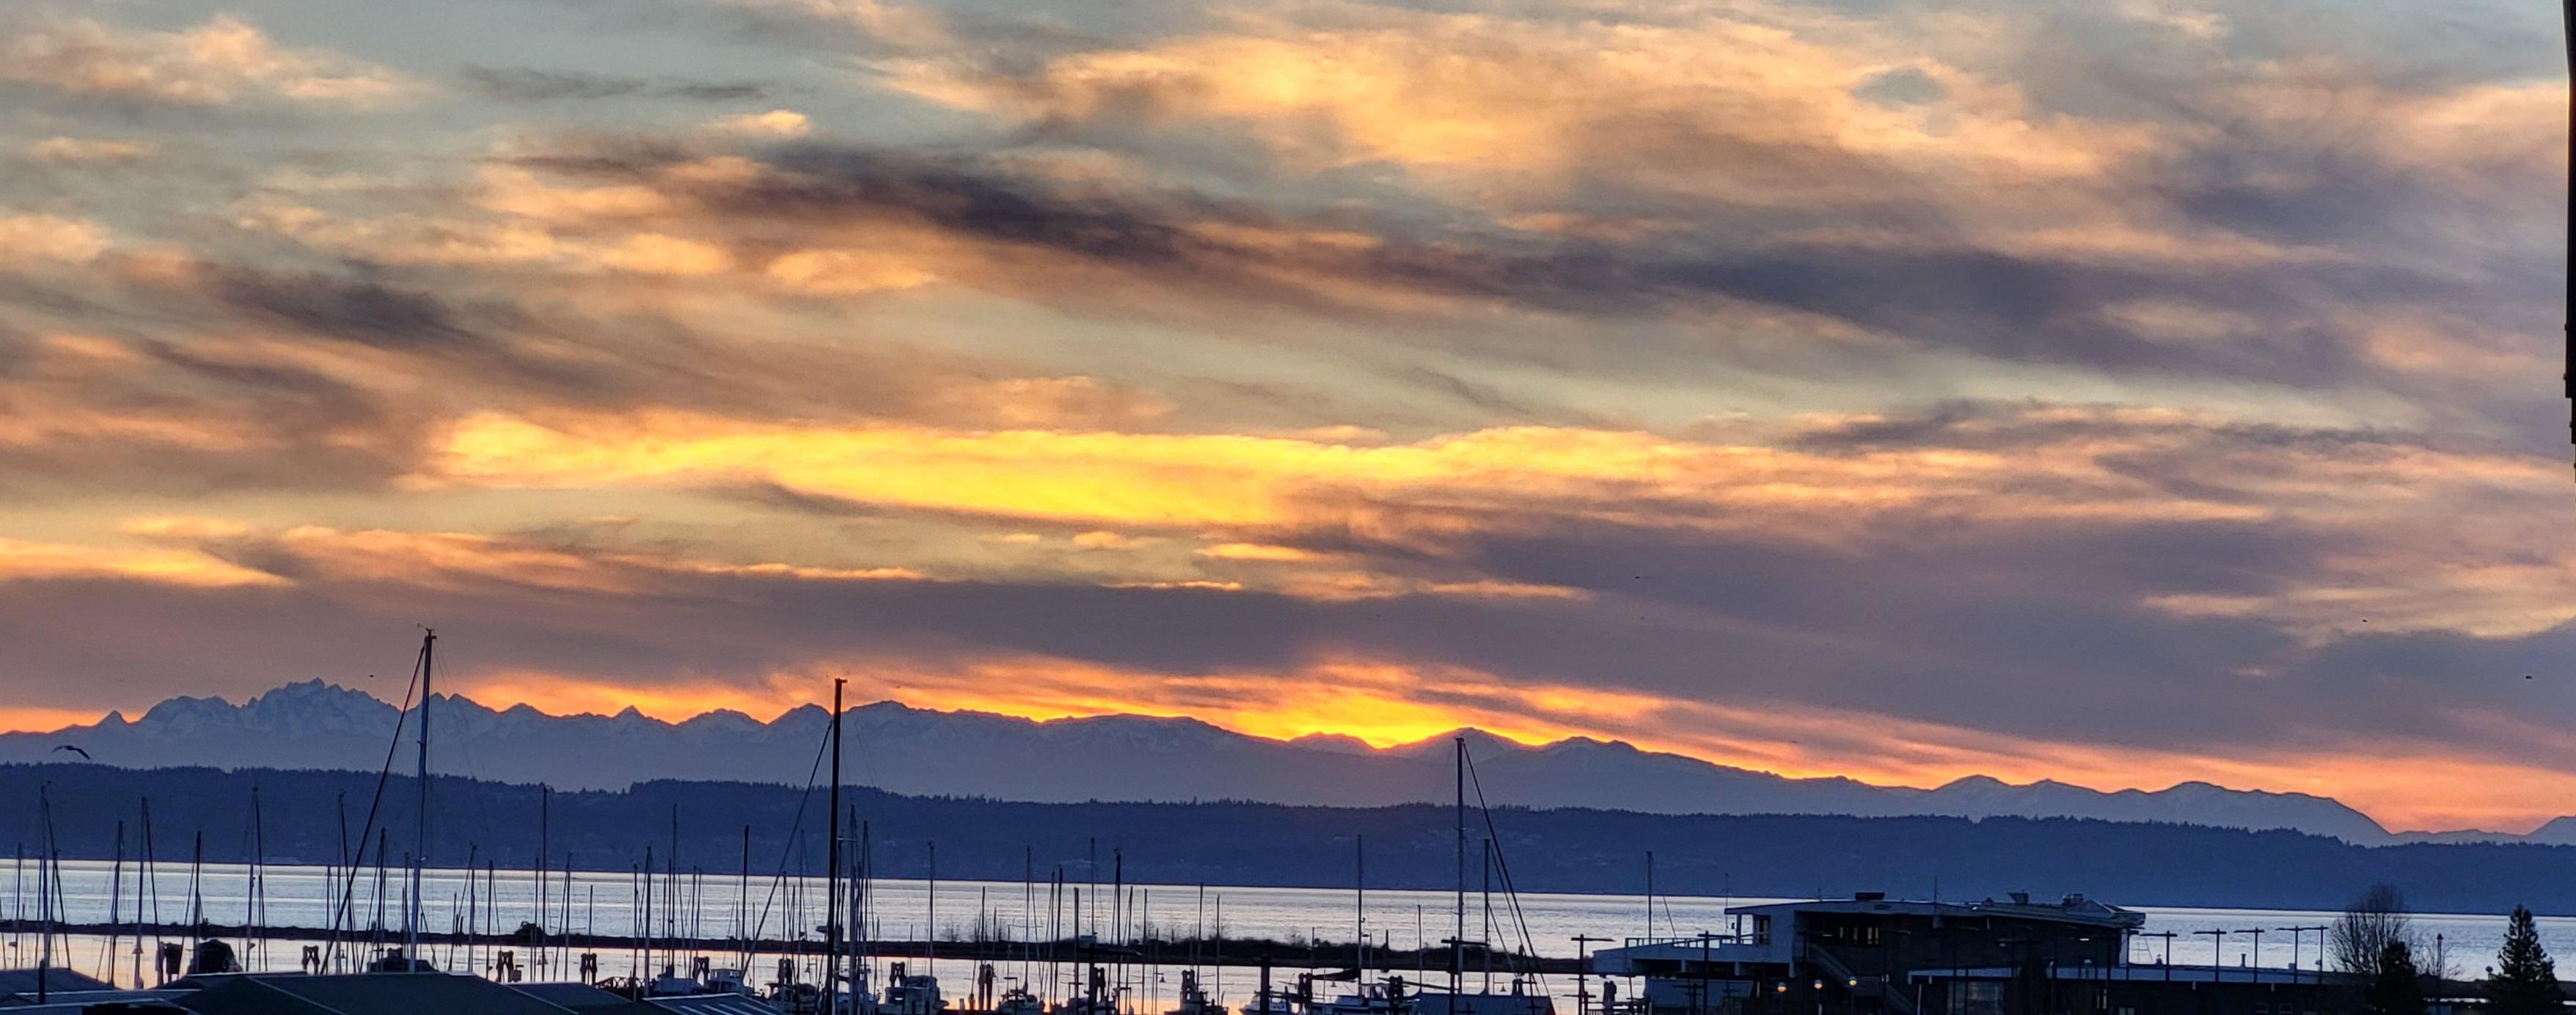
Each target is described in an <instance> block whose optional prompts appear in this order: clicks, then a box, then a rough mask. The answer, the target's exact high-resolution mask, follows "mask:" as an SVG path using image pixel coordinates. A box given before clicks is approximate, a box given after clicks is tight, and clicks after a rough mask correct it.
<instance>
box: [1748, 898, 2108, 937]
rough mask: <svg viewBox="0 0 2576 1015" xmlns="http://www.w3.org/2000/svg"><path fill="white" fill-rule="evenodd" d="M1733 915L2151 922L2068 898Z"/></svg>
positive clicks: (1843, 903) (1792, 906)
mask: <svg viewBox="0 0 2576 1015" xmlns="http://www.w3.org/2000/svg"><path fill="white" fill-rule="evenodd" d="M1727 912H1728V913H1730V914H1740V915H1748V916H1772V917H1777V916H1784V915H1794V914H1798V913H1851V914H1872V913H1886V914H1897V915H1904V916H2002V917H2010V918H2012V919H2016V920H2041V921H2047V922H2052V923H2073V924H2082V925H2085V926H2093V927H2103V928H2117V929H2125V928H2133V927H2138V926H2142V925H2144V924H2145V923H2146V922H2147V917H2146V914H2144V913H2139V912H2136V911H2133V910H2127V909H2122V908H2120V907H2118V906H2114V905H2110V904H2108V903H2103V902H2096V901H2094V900H2092V899H2088V898H2085V897H2083V896H2080V895H2072V896H2068V897H2067V898H2066V899H2065V901H2062V902H2023V901H2019V900H2015V901H2011V902H1997V901H1995V900H1993V899H1982V900H1979V901H1976V902H1910V901H1905V900H1900V899H1875V898H1852V899H1818V900H1814V901H1810V902H1773V903H1767V904H1764V905H1759V906H1735V907H1732V908H1730V909H1728V910H1727Z"/></svg>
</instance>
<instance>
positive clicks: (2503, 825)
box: [461, 659, 2576, 832]
mask: <svg viewBox="0 0 2576 1015" xmlns="http://www.w3.org/2000/svg"><path fill="white" fill-rule="evenodd" d="M848 672H849V673H850V674H851V692H850V697H849V699H848V701H849V703H850V704H851V705H852V706H853V707H856V706H857V705H860V704H865V703H867V702H869V701H873V700H879V699H887V700H894V701H899V702H902V703H904V704H906V705H909V706H912V707H916V708H926V709H939V710H963V711H977V712H989V713H993V714H997V715H1007V716H1015V717H1019V718H1025V719H1032V720H1038V721H1046V720H1053V719H1065V718H1077V717H1087V716H1102V715H1119V714H1126V715H1146V716H1160V717H1169V718H1189V719H1196V720H1198V721H1201V722H1206V723H1209V724H1211V725H1214V726H1218V727H1221V728H1224V729H1228V730H1232V731H1234V732H1237V733H1243V734H1247V735H1250V736H1257V737H1264V738H1269V739H1274V740H1292V739H1295V738H1297V737H1302V736H1308V735H1315V734H1323V735H1337V736H1346V737H1351V738H1353V739H1356V740H1359V741H1361V742H1364V743H1366V744H1369V745H1370V746H1373V747H1380V748H1383V747H1392V746H1398V745H1403V744H1411V743H1418V742H1420V741H1422V740H1425V739H1428V738H1431V737H1435V736H1439V735H1442V734H1445V733H1448V732H1450V731H1453V730H1456V729H1460V728H1462V727H1475V728H1478V729H1481V730H1484V731H1485V732H1487V733H1491V734H1494V735H1496V736H1500V737H1503V738H1506V739H1509V740H1513V741H1516V742H1519V743H1522V744H1529V745H1538V744H1546V743H1551V742H1555V741H1558V740H1563V739H1567V738H1571V737H1588V738H1592V739H1597V740H1621V741H1626V742H1628V743H1631V744H1634V745H1636V746H1637V747H1639V748H1641V749H1644V750H1649V751H1660V752H1667V753H1672V754H1679V755H1682V756H1685V757H1692V758H1697V759H1700V760H1703V761H1708V762H1712V763H1715V764H1720V765H1729V766H1734V767H1739V768H1747V769H1753V770H1757V771H1765V772H1771V773H1774V774H1778V775H1782V776H1786V777H1790V778H1822V777H1833V776H1842V777H1848V778H1853V779H1858V780H1860V781H1863V782H1868V783H1873V784H1878V785H1886V786H1915V787H1924V788H1928V787H1933V786H1938V785H1941V784H1943V783H1947V782H1950V781H1953V780H1956V779H1960V778H1964V777H1968V776H1973V775H1984V776H1990V777H1993V778H1997V779H2002V780H2004V781H2007V782H2014V783H2028V782H2034V781H2038V780H2042V779H2053V780H2056V781H2059V782H2066V783H2071V784H2074V785H2079V786H2087V787H2093V788H2096V789H2102V790H2106V791H2109V790H2120V789H2147V790H2155V789H2163V788H2165V787H2168V786H2171V785H2173V784H2175V783H2178V782H2185V781H2204V782H2210V783H2214V784H2217V785H2221V786H2226V787H2229V788H2234V789H2263V790H2271V791H2274V792H2298V793H2311V794H2316V795H2319V796H2330V797H2334V798H2336V799H2338V800H2341V801H2343V802H2344V803H2346V804H2348V805H2350V806H2352V807H2354V808H2356V809H2359V810H2361V811H2363V812H2364V813H2366V814H2369V815H2371V816H2372V817H2374V818H2376V819H2378V820H2379V821H2380V822H2381V823H2382V824H2383V825H2385V826H2387V827H2388V828H2389V829H2391V830H2392V831H2409V830H2415V831H2424V830H2451V829H2461V828H2484V829H2489V830H2498V831H2516V832H2519V831H2527V830H2529V829H2530V828H2531V827H2533V826H2536V825H2537V824H2539V823H2540V822H2542V821H2545V820H2547V819H2548V818H2550V817H2553V816H2555V815H2556V814H2558V813H2559V811H2560V810H2563V809H2564V807H2563V801H2564V800H2566V799H2569V798H2570V796H2571V794H2576V774H2568V773H2560V772H2555V771H2551V770H2548V769H2544V768H2539V767H2535V766H2529V765H2522V764H2516V763H2511V762H2506V761H2497V760H2489V759H2479V758H2469V757H2459V756H2455V755H2450V754H2445V753H2443V751H2442V748H2441V746H2440V745H2437V744H2431V743H2424V744H2404V743H2391V744H2381V745H2354V746H2350V747H2343V748H2338V747H2332V746H2328V747H2322V748H2309V749H2304V750H2284V751H2282V752H2281V753H2279V754H2276V755H2269V756H2244V757H2223V756H2215V755H2200V754H2191V753H2186V752H2174V751H2159V750H2151V749H2142V748H2114V747H2104V746H2100V745H2092V744H2080V743H2062V742H2051V741H2041V740H2030V739H2016V738H2011V737H2002V736H1997V735H1995V734H1992V733H1988V732H1985V731H1980V730H1971V729H1964V728H1959V727H1948V726H1941V725H1937V724H1931V723H1923V722H1917V721H1912V720H1906V719H1902V718H1897V717H1893V716H1888V715H1881V714H1869V713H1847V712H1834V711H1830V710H1821V709H1816V708H1812V707H1796V706H1777V705H1774V706H1749V707H1731V706H1724V705H1716V704H1710V703H1704V702H1691V701H1682V700H1675V699H1666V698H1659V697H1656V696H1653V695H1648V694H1638V693H1622V692H1605V691H1598V690H1593V689H1588V688H1579V687H1568V686H1551V685H1536V686H1532V685H1520V684H1508V683H1505V682H1502V681H1499V680H1496V679H1494V678H1492V677H1490V676H1486V675H1482V674H1477V673H1473V672H1469V671H1462V670H1455V669H1417V668H1408V667H1402V666H1393V665H1382V664H1366V663H1356V662H1338V663H1320V664H1316V665H1312V666H1308V667H1304V668H1301V669H1298V670H1295V671H1291V672H1284V673H1262V672H1248V671H1246V672H1223V673H1205V674H1165V673H1147V672H1131V671H1122V670H1117V669H1112V668H1108V667H1102V666H1097V665H1093V664H1086V663H1076V662H1069V661H1063V660H1049V659H1019V660H1012V661H1004V662H993V663H982V664H969V665H964V666H961V667H958V668H956V669H952V670H944V671H943V670H937V669H932V668H928V667H921V666H911V665H894V666H887V665H879V664H873V663H866V664H853V665H852V666H851V667H850V668H849V670H848ZM461 683H462V686H463V687H464V688H465V691H464V693H465V694H467V696H469V697H472V698H474V699H475V700H478V701H483V702H485V703H487V704H491V705H493V706H494V707H501V706H502V705H503V704H505V703H525V704H528V705H530V706H531V707H534V708H536V709H537V710H539V711H542V712H547V713H551V714H568V713H575V712H591V713H598V714H613V713H615V712H617V711H619V710H621V709H624V708H627V707H629V706H632V707H634V708H635V709H636V710H637V711H639V712H641V713H643V714H645V715H647V716H651V717H653V718H656V719H661V720H664V721H679V720H682V719H686V718H688V717H690V716H694V715H697V714H700V713H703V712H706V711H710V710H714V709H731V710H734V711H738V712H743V713H745V714H748V715H751V716H753V717H755V718H760V719H764V720H766V719H769V718H773V717H775V716H776V715H778V714H779V713H782V712H785V711H787V710H788V709H791V708H794V707H797V706H800V705H809V704H822V703H823V702H824V701H828V700H829V699H828V691H825V692H823V693H822V694H817V693H816V691H815V688H816V687H818V686H820V687H824V688H828V687H829V677H828V676H821V675H792V676H778V677H773V678H771V679H770V680H768V681H767V682H766V683H764V684H762V685H759V686H748V687H747V686H742V685H737V684H732V683H726V682H721V681H695V682H688V683H682V684H673V685H664V686H660V687H655V688H650V689H633V688H628V687H625V686H623V685H619V684H616V683H612V682H607V681H601V680H595V679H586V678H575V677H559V676H551V675H546V674H539V673H515V674H507V675H496V676H489V677H471V676H469V677H465V678H462V681H461ZM818 699H820V700H818ZM2142 773H2154V775H2153V778H2151V779H2142V778H2140V776H2141V774H2142ZM2464 786H2467V787H2478V788H2477V789H2475V790H2468V791H2464V790H2463V789H2462V787H2464Z"/></svg>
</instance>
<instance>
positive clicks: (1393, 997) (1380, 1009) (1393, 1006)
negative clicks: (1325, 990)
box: [1306, 976, 1413, 1015]
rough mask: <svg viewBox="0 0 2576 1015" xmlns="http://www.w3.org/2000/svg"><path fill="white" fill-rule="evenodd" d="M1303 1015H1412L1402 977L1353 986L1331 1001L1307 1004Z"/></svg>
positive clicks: (1410, 1001) (1411, 1006)
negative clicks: (1350, 990)
mask: <svg viewBox="0 0 2576 1015" xmlns="http://www.w3.org/2000/svg"><path fill="white" fill-rule="evenodd" d="M1306 1015H1413V997H1412V995H1410V994H1407V993H1405V990H1404V978H1403V977H1401V976H1390V977H1387V978H1386V979H1384V980H1382V981H1379V982H1377V983H1359V984H1354V985H1353V990H1352V992H1351V993H1348V994H1340V995H1336V996H1335V997H1334V998H1333V999H1332V1000H1330V1001H1311V1002H1308V1003H1307V1005H1306Z"/></svg>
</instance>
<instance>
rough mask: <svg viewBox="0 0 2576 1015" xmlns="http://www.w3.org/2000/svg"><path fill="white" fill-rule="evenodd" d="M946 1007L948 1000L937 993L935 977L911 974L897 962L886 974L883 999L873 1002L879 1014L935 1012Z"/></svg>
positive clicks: (900, 1014) (909, 1014)
mask: <svg viewBox="0 0 2576 1015" xmlns="http://www.w3.org/2000/svg"><path fill="white" fill-rule="evenodd" d="M947 1008H948V1000H947V999H946V998H943V997H941V996H940V995H939V978H938V977H936V976H915V975H912V974H910V973H908V972H906V971H905V970H904V965H903V963H900V962H897V963H895V964H894V968H893V969H892V970H891V971H889V972H888V973H887V975H886V988H885V999H884V1000H882V1001H879V1002H877V1011H878V1012H879V1013H880V1015H938V1013H939V1012H941V1011H945V1010H946V1009H947Z"/></svg>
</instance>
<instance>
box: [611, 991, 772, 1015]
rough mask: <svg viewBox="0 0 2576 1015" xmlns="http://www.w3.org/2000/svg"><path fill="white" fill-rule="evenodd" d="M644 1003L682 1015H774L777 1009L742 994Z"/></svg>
mask: <svg viewBox="0 0 2576 1015" xmlns="http://www.w3.org/2000/svg"><path fill="white" fill-rule="evenodd" d="M644 1003H646V1004H649V1005H652V1006H653V1007H655V1008H658V1009H660V1010H662V1011H666V1012H679V1013H683V1015H775V1013H776V1012H777V1009H775V1008H772V1007H770V1006H769V1005H768V1004H766V1003H764V1002H762V1001H761V1000H760V999H759V998H756V997H747V996H745V995H742V994H697V995H692V996H688V997H656V998H650V999H647V1000H646V1001H645V1002H644Z"/></svg>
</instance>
